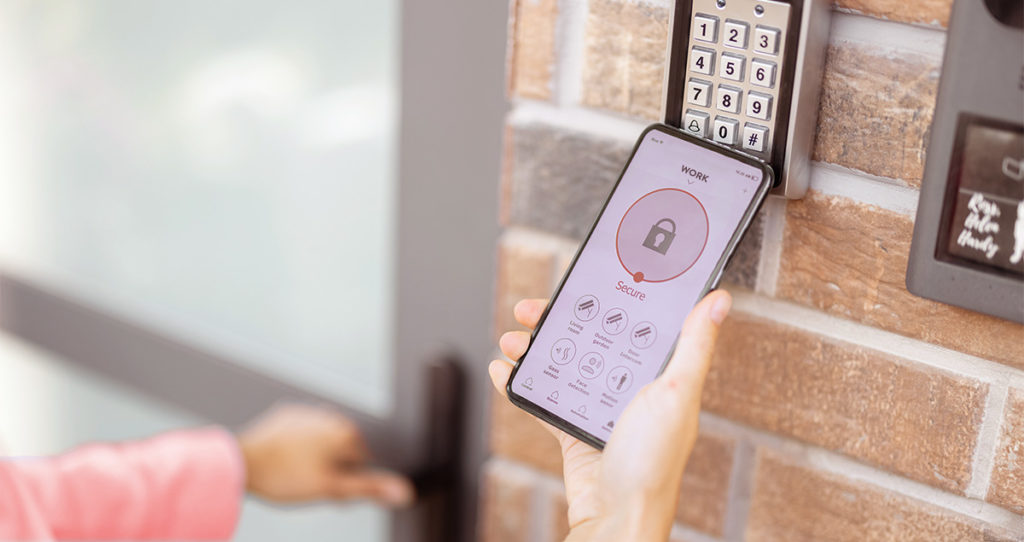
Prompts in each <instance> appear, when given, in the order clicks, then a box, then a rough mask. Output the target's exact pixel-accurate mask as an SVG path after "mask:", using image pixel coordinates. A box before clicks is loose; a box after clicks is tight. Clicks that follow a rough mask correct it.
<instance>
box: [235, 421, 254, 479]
mask: <svg viewBox="0 0 1024 542" xmlns="http://www.w3.org/2000/svg"><path fill="white" fill-rule="evenodd" d="M235 442H237V443H238V455H240V456H241V457H242V478H243V480H242V482H243V485H244V487H245V490H246V491H250V492H251V491H252V479H253V464H254V463H255V460H254V458H253V456H254V454H253V450H252V446H251V445H250V443H248V442H247V441H246V439H245V437H243V436H242V435H235Z"/></svg>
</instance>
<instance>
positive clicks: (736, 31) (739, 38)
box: [722, 20, 750, 49]
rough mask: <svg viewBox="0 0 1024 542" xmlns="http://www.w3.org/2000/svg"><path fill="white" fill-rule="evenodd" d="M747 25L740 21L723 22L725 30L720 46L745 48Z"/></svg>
mask: <svg viewBox="0 0 1024 542" xmlns="http://www.w3.org/2000/svg"><path fill="white" fill-rule="evenodd" d="M748 28H750V27H749V26H747V23H743V22H740V21H733V20H728V21H725V30H724V33H723V35H722V45H725V46H726V47H735V48H737V49H746V48H747V29H748Z"/></svg>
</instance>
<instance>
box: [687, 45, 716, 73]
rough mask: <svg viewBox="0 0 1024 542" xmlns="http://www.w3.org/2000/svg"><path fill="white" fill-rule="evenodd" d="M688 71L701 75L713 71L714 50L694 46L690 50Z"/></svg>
mask: <svg viewBox="0 0 1024 542" xmlns="http://www.w3.org/2000/svg"><path fill="white" fill-rule="evenodd" d="M690 71H691V72H693V73H699V74H701V75H711V74H713V73H715V52H714V51H712V50H710V49H704V48H703V47H694V48H693V50H692V51H690Z"/></svg>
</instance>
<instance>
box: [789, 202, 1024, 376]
mask: <svg viewBox="0 0 1024 542" xmlns="http://www.w3.org/2000/svg"><path fill="white" fill-rule="evenodd" d="M912 235H913V221H912V220H911V218H910V217H907V216H904V215H901V214H898V213H894V212H891V211H887V210H884V209H879V208H877V207H873V206H870V205H866V204H862V203H858V202H854V201H852V200H849V199H845V198H840V197H829V196H823V195H821V194H818V193H815V192H811V193H809V194H808V196H807V197H806V198H804V199H802V200H799V201H791V202H789V203H788V205H787V208H786V226H785V233H784V237H783V246H782V260H781V264H780V268H779V279H778V287H777V295H778V296H779V297H781V298H784V299H789V300H792V301H795V302H797V303H800V304H803V305H808V306H811V307H815V308H817V309H820V310H823V311H825V312H828V313H830V314H835V315H837V316H840V317H842V318H846V319H849V320H854V321H858V322H863V323H865V324H868V325H871V326H875V327H878V328H882V329H886V330H889V331H892V332H894V333H899V334H900V335H906V336H908V337H913V338H915V339H920V340H923V341H927V342H930V343H933V344H937V345H939V346H944V347H946V348H951V349H953V350H959V351H961V352H965V353H968V354H972V355H975V356H979V357H982V358H986V359H990V360H993V361H998V362H1000V363H1005V364H1008V365H1012V366H1015V367H1018V368H1024V326H1021V325H1020V324H1016V323H1013V322H1010V321H1008V320H1002V319H1000V318H994V317H991V316H986V315H983V314H980V313H976V312H973V311H968V310H964V309H960V308H957V307H953V306H951V305H946V304H943V303H937V302H934V301H931V300H928V299H924V298H921V297H917V296H915V295H913V294H911V293H910V292H908V291H907V288H906V283H905V281H906V270H907V253H908V251H909V250H910V240H911V236H912Z"/></svg>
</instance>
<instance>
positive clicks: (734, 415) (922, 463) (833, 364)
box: [704, 313, 988, 493]
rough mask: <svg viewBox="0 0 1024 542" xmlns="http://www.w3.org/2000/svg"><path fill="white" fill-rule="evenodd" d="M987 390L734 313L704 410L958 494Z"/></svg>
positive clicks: (967, 478)
mask: <svg viewBox="0 0 1024 542" xmlns="http://www.w3.org/2000/svg"><path fill="white" fill-rule="evenodd" d="M987 391H988V388H987V386H986V385H984V384H982V383H980V382H978V381H974V380H970V379H967V378H962V377H958V376H953V375H949V374H945V373H942V372H940V371H936V370H932V369H929V368H920V367H915V366H914V365H912V364H911V363H909V362H907V361H905V360H901V359H898V358H894V357H892V356H890V355H887V354H882V353H880V352H877V351H873V350H869V349H867V348H863V347H859V346H855V345H852V344H849V343H844V342H841V341H834V340H829V339H826V338H823V337H821V336H818V335H815V334H812V333H809V332H806V331H803V330H799V329H796V328H792V327H789V326H784V325H781V324H778V323H775V322H772V321H770V320H766V319H762V318H759V317H754V316H750V315H747V314H743V313H736V314H733V315H732V316H730V318H729V320H727V321H726V325H725V327H724V328H723V330H722V335H721V338H720V339H719V342H718V348H717V352H716V354H715V360H714V363H713V365H712V368H711V372H710V374H709V375H708V380H707V384H706V387H705V392H704V407H705V408H707V409H708V410H710V411H712V412H716V413H718V414H721V415H723V416H726V417H728V418H731V419H734V420H738V421H741V422H743V423H746V424H749V425H752V426H755V427H758V428H762V429H765V430H767V431H771V432H774V433H781V434H784V435H789V436H792V437H795V438H798V439H800V440H803V441H806V442H810V443H813V444H817V445H820V446H823V447H825V448H828V449H831V450H835V451H837V452H841V453H844V454H847V455H849V456H852V457H856V458H858V459H861V460H864V461H867V462H870V463H872V464H875V465H878V466H881V467H883V468H885V469H887V470H890V471H892V472H896V473H899V474H902V475H905V476H908V477H910V478H913V479H916V480H919V481H921V482H924V483H927V484H931V485H934V486H936V487H939V488H942V489H945V490H948V491H954V492H959V493H962V492H963V491H964V490H965V488H966V487H967V485H968V483H969V482H970V479H971V472H972V471H971V465H972V461H973V457H974V445H975V442H976V441H977V436H978V431H979V426H980V423H981V418H982V413H983V410H984V406H985V398H986V396H987Z"/></svg>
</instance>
